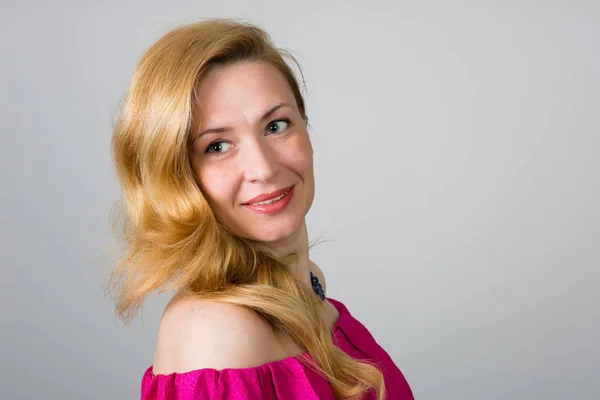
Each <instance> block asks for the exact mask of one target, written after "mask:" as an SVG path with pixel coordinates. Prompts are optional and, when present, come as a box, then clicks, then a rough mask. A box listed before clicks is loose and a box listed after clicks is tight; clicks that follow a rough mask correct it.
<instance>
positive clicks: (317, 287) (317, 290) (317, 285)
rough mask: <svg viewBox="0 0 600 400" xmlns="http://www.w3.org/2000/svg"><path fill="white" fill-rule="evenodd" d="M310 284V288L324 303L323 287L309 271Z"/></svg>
mask: <svg viewBox="0 0 600 400" xmlns="http://www.w3.org/2000/svg"><path fill="white" fill-rule="evenodd" d="M310 282H311V283H312V288H313V290H314V291H315V293H316V294H317V295H318V296H319V297H320V298H321V300H323V301H325V292H323V286H321V283H320V282H319V278H317V277H316V276H314V275H313V273H312V271H310Z"/></svg>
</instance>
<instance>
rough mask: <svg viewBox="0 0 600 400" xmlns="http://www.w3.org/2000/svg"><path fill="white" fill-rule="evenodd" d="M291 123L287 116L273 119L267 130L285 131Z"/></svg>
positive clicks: (271, 131)
mask: <svg viewBox="0 0 600 400" xmlns="http://www.w3.org/2000/svg"><path fill="white" fill-rule="evenodd" d="M289 124H290V120H289V119H287V118H284V119H280V120H277V121H273V122H271V123H270V124H269V125H268V126H267V131H268V132H269V133H280V132H283V131H284V130H285V129H286V128H287V127H288V125H289Z"/></svg>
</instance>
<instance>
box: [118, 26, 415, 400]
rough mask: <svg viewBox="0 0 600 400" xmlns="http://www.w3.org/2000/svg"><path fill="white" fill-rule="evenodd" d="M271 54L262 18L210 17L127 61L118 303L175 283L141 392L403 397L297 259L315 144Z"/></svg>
mask: <svg viewBox="0 0 600 400" xmlns="http://www.w3.org/2000/svg"><path fill="white" fill-rule="evenodd" d="M284 57H288V58H289V59H290V60H292V61H295V60H294V59H293V57H291V56H290V55H289V54H287V53H284V52H283V51H281V50H278V49H276V48H275V47H274V46H273V44H272V42H271V41H270V39H269V36H268V35H267V34H266V33H265V32H264V31H263V30H261V29H260V28H258V27H256V26H253V25H250V24H245V23H239V22H234V21H231V20H224V19H215V20H208V21H203V22H199V23H194V24H190V25H186V26H182V27H180V28H177V29H175V30H173V31H171V32H169V33H167V34H166V35H165V36H163V37H162V38H161V39H160V40H158V41H157V42H156V43H155V44H153V45H152V46H151V47H150V48H149V49H148V50H147V51H146V53H145V54H144V55H143V57H142V58H141V60H140V61H139V64H138V65H137V67H136V70H135V72H134V76H133V79H132V83H131V86H130V89H129V93H128V95H127V98H126V100H125V102H124V105H123V108H122V110H121V114H120V116H119V119H118V121H117V125H116V127H115V131H114V136H113V143H112V146H113V147H112V150H113V158H114V162H115V166H116V171H117V174H118V178H119V180H120V183H121V186H122V189H123V194H124V196H123V200H124V206H125V207H124V208H125V213H124V214H123V215H124V216H125V218H124V220H123V221H122V222H123V225H122V226H123V235H124V239H125V243H126V255H125V257H124V258H123V259H122V260H121V262H120V263H119V265H118V266H117V268H116V269H115V271H114V272H113V275H112V278H111V286H112V287H113V288H114V289H118V299H117V313H118V314H119V316H120V317H121V318H123V319H124V320H125V321H128V320H130V319H131V318H132V317H133V315H134V314H135V311H136V310H137V309H138V308H139V307H140V306H141V304H142V303H143V300H144V298H145V296H146V295H147V294H148V293H150V292H152V291H154V290H156V289H163V290H166V289H172V290H175V294H174V296H173V298H172V300H171V301H170V303H169V304H168V305H167V307H166V309H165V311H164V314H163V317H162V319H161V322H160V327H159V334H158V342H157V346H156V352H155V357H154V362H153V365H152V366H151V367H149V368H148V370H147V371H146V372H145V374H144V375H143V378H142V399H162V400H191V399H276V398H277V399H303V400H305V399H334V398H335V399H383V398H388V399H412V398H413V397H412V394H411V391H410V389H409V386H408V384H407V383H406V381H405V379H404V377H403V376H402V374H401V372H400V371H399V370H398V368H397V367H396V366H395V365H394V363H393V361H392V360H391V359H390V357H389V356H388V354H387V353H386V352H385V351H384V350H383V349H382V348H381V347H379V345H378V344H377V343H376V342H375V340H374V339H373V337H372V336H371V334H370V333H369V332H368V331H367V329H366V328H365V327H364V326H363V325H362V324H361V323H360V322H358V321H357V320H356V319H354V318H353V317H352V316H351V315H350V313H349V312H348V310H347V308H346V307H345V306H344V305H343V304H342V303H340V302H338V301H335V300H333V299H330V298H327V297H326V290H327V289H326V286H325V278H324V277H323V274H322V272H321V270H320V269H319V267H318V266H317V265H316V264H315V263H314V262H312V261H311V260H310V259H309V254H308V251H309V245H308V236H307V229H306V223H305V216H306V214H307V212H308V211H309V209H310V207H311V204H312V202H313V197H314V177H313V148H312V145H311V142H310V138H309V134H308V131H307V122H308V118H307V115H306V110H305V105H304V100H303V98H302V94H301V92H300V88H299V85H298V82H297V80H296V78H295V76H294V73H293V71H292V69H291V68H290V66H289V65H288V64H287V63H286V62H285V60H284Z"/></svg>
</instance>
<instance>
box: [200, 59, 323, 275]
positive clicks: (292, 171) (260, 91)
mask: <svg viewBox="0 0 600 400" xmlns="http://www.w3.org/2000/svg"><path fill="white" fill-rule="evenodd" d="M277 106H280V107H279V108H277V109H276V110H275V111H274V112H272V113H271V114H270V115H268V117H267V118H263V116H264V115H265V114H266V113H267V112H268V111H270V110H273V108H274V107H277ZM193 121H194V125H195V126H196V127H197V129H196V132H197V133H196V134H195V135H193V136H192V137H191V141H192V143H193V144H192V146H191V161H192V168H193V171H194V173H195V174H196V177H197V178H198V181H199V182H200V186H201V189H202V191H203V193H204V194H205V196H206V197H207V199H208V201H209V203H210V204H211V207H212V209H213V211H214V213H215V216H216V218H217V220H218V221H219V222H220V223H222V224H223V225H225V226H226V227H227V228H228V229H229V230H230V231H231V232H232V233H234V234H235V235H238V236H241V237H245V238H248V239H252V240H257V241H260V242H262V243H264V244H266V245H267V246H268V247H270V248H272V249H273V250H274V251H275V252H278V253H280V254H288V253H290V252H292V251H294V252H297V253H298V254H299V259H298V261H297V262H294V263H293V264H289V265H288V267H289V268H290V270H291V271H292V273H293V274H294V275H295V276H296V278H297V279H299V280H300V281H302V282H305V283H310V280H309V269H310V266H311V261H310V260H309V257H308V234H307V228H306V222H305V217H306V214H307V213H308V211H309V209H310V207H311V205H312V203H313V198H314V192H315V184H314V173H313V153H314V151H313V147H312V144H311V141H310V137H309V134H308V130H307V126H306V121H305V120H304V119H303V118H302V116H301V115H300V113H299V111H298V108H297V105H296V101H295V98H294V96H293V93H292V91H291V89H290V87H289V85H288V83H287V82H286V81H285V79H284V77H283V76H282V75H281V73H280V72H279V71H278V70H277V69H276V68H275V67H273V66H272V65H270V64H268V63H264V62H256V61H254V62H238V63H234V64H229V65H223V66H218V67H216V68H214V69H213V70H211V72H209V74H208V75H207V76H206V77H205V78H204V79H203V80H202V82H201V83H200V85H199V87H198V90H197V101H196V104H195V109H194V114H193ZM288 121H289V122H288ZM218 128H227V129H226V130H224V131H215V130H214V129H218ZM207 131H208V132H207ZM291 185H295V186H294V195H293V197H292V201H291V203H290V204H289V205H288V206H287V208H286V209H285V210H283V211H282V212H280V213H278V214H276V215H264V214H258V213H256V212H254V211H252V210H251V209H249V208H248V207H246V206H245V205H243V203H246V202H248V201H249V200H250V199H252V198H254V197H255V196H257V195H259V194H262V193H270V192H273V191H275V190H278V189H283V188H286V187H289V186H291Z"/></svg>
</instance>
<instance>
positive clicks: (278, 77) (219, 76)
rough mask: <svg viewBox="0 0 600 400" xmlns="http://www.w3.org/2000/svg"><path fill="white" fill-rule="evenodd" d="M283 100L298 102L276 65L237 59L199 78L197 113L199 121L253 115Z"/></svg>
mask: <svg viewBox="0 0 600 400" xmlns="http://www.w3.org/2000/svg"><path fill="white" fill-rule="evenodd" d="M281 102H286V103H288V104H296V100H295V98H294V95H293V93H292V90H291V88H290V86H289V84H288V82H287V81H286V80H285V78H284V76H283V74H282V73H281V72H280V71H279V70H278V69H277V68H275V67H274V66H273V65H271V64H269V63H266V62H262V61H243V62H236V63H232V64H226V65H218V66H216V67H214V68H213V69H212V70H211V71H210V72H209V73H208V74H207V75H206V76H205V77H204V78H203V79H202V80H201V81H200V83H199V85H198V88H197V91H196V100H195V110H194V116H195V118H197V119H196V120H197V121H198V123H202V122H204V123H208V122H209V121H208V120H212V119H218V120H220V119H223V118H225V119H228V118H236V117H237V116H244V117H245V118H253V117H255V116H258V115H262V114H263V113H264V112H265V110H267V109H269V108H271V107H273V105H275V104H277V103H281ZM240 114H243V115H240Z"/></svg>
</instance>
